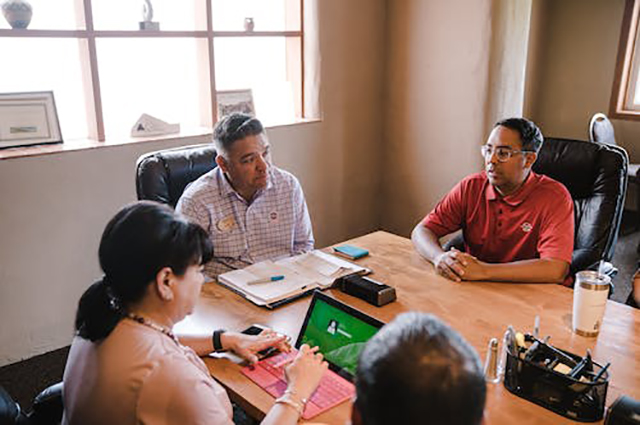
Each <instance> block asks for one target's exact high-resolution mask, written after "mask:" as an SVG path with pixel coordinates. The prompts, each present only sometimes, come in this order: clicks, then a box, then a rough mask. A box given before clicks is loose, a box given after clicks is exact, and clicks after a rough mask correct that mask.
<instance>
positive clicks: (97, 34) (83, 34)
mask: <svg viewBox="0 0 640 425" xmlns="http://www.w3.org/2000/svg"><path fill="white" fill-rule="evenodd" d="M194 1H196V0H194ZM204 1H205V3H206V29H205V30H184V31H162V30H160V31H140V30H95V29H94V24H93V10H92V0H80V1H77V2H76V7H77V8H82V10H78V13H79V15H80V16H82V17H83V18H84V25H85V28H84V29H74V30H58V29H51V30H47V29H0V38H9V37H17V38H71V39H76V40H78V41H79V42H81V41H85V43H84V44H85V46H83V48H82V49H81V66H82V69H83V75H84V84H85V87H88V88H89V89H87V92H86V93H85V94H86V96H87V101H86V105H84V106H86V108H87V117H88V118H87V119H88V121H89V122H88V123H87V127H88V132H89V134H88V138H89V139H91V140H97V141H99V142H104V141H105V140H106V137H105V127H104V115H103V110H102V95H101V86H100V76H99V72H98V59H97V49H96V39H101V38H191V39H204V40H206V46H207V47H206V48H205V49H202V50H203V52H202V53H203V55H206V56H207V57H206V58H205V59H204V61H205V63H207V65H208V68H209V69H208V79H207V81H201V83H206V84H205V86H204V87H203V91H204V92H205V95H207V94H208V102H207V103H208V104H209V105H207V106H208V108H209V110H210V111H211V114H210V116H205V117H203V121H204V122H203V125H204V126H205V127H209V128H211V127H213V125H214V123H215V122H216V121H217V115H218V111H217V92H216V77H215V51H214V40H215V39H216V38H222V37H246V38H250V37H280V38H285V39H290V38H295V39H299V46H300V47H299V48H300V51H299V52H296V55H299V57H300V75H299V82H300V84H299V85H296V87H295V88H294V95H295V97H296V99H295V100H294V105H295V106H296V115H298V116H297V117H296V118H301V119H304V117H305V98H304V96H305V79H304V75H305V61H304V0H297V1H299V9H300V29H299V30H295V31H215V30H214V28H213V8H212V0H204ZM292 44H295V43H287V45H292ZM287 48H288V49H290V48H291V47H287ZM296 50H297V49H296ZM289 56H291V55H287V57H289ZM287 62H288V63H287V64H286V66H287V67H290V66H291V65H290V64H289V60H287ZM206 86H208V88H209V90H206Z"/></svg>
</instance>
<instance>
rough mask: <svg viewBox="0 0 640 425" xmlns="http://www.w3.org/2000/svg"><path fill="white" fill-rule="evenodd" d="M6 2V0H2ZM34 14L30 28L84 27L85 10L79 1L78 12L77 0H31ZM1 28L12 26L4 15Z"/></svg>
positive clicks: (1, 19) (67, 28) (58, 28)
mask: <svg viewBox="0 0 640 425" xmlns="http://www.w3.org/2000/svg"><path fill="white" fill-rule="evenodd" d="M0 3H4V1H0ZM29 3H30V4H31V7H32V9H33V16H32V17H31V23H30V24H29V29H56V30H60V29H64V30H75V29H84V28H85V26H84V12H83V11H82V7H81V5H80V3H81V2H79V3H78V4H79V6H78V13H76V0H55V1H51V0H29ZM0 28H11V26H10V25H9V24H8V23H7V21H6V20H5V19H4V17H2V18H0Z"/></svg>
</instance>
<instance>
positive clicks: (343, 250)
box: [333, 245, 369, 260]
mask: <svg viewBox="0 0 640 425" xmlns="http://www.w3.org/2000/svg"><path fill="white" fill-rule="evenodd" d="M333 252H334V253H335V254H338V255H340V256H343V257H346V258H348V259H350V260H357V259H358V258H362V257H366V256H367V255H369V251H367V250H366V249H364V248H360V247H357V246H353V245H340V246H336V247H334V248H333Z"/></svg>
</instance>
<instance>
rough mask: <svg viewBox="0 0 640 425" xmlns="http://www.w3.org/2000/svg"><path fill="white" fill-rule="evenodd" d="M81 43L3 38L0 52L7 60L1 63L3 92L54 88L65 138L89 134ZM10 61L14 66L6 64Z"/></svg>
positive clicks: (84, 136) (1, 90) (54, 39)
mask: <svg viewBox="0 0 640 425" xmlns="http://www.w3.org/2000/svg"><path fill="white" fill-rule="evenodd" d="M79 43H85V42H79V41H78V40H74V39H72V40H69V39H56V38H48V39H42V38H38V39H34V38H0V52H2V56H3V58H5V59H6V60H7V61H6V62H5V66H0V92H3V93H8V92H31V91H49V90H53V95H54V98H55V102H56V109H57V110H58V119H59V120H60V128H61V130H62V137H63V139H65V140H69V139H76V138H86V137H87V136H88V131H87V112H86V103H85V94H84V91H85V87H84V84H83V83H82V81H83V80H82V75H83V73H82V69H81V65H80V64H81V63H82V62H81V60H80V49H79ZM18 59H19V60H18ZM9 61H10V62H11V66H6V64H7V62H9ZM87 90H90V88H87Z"/></svg>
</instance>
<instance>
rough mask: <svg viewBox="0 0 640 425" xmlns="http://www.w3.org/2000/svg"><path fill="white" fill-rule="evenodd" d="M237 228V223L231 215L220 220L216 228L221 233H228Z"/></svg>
mask: <svg viewBox="0 0 640 425" xmlns="http://www.w3.org/2000/svg"><path fill="white" fill-rule="evenodd" d="M235 226H236V221H235V220H234V219H233V216H232V215H230V216H228V217H225V218H223V219H221V220H218V223H216V228H217V229H218V230H219V231H221V232H228V231H230V230H231V229H233V228H234V227H235Z"/></svg>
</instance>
